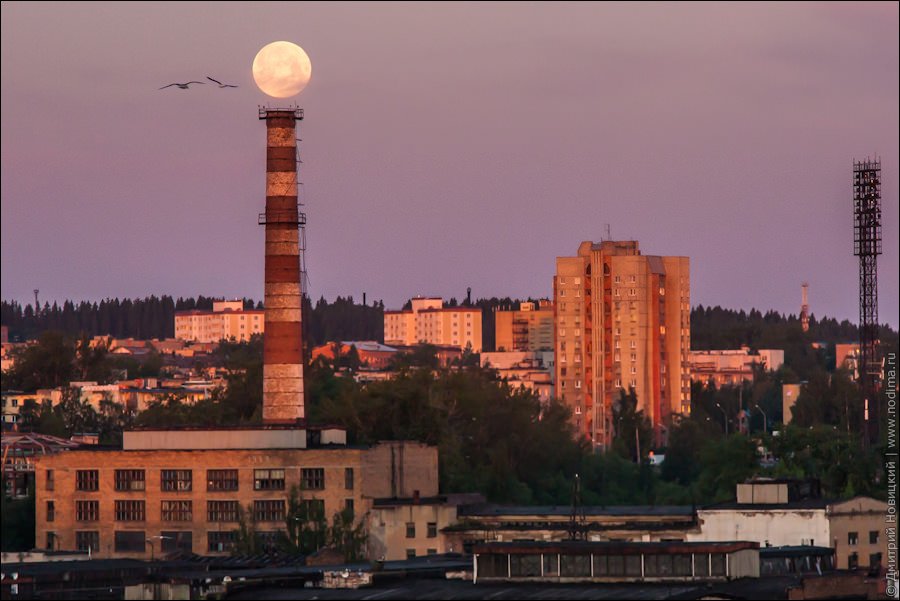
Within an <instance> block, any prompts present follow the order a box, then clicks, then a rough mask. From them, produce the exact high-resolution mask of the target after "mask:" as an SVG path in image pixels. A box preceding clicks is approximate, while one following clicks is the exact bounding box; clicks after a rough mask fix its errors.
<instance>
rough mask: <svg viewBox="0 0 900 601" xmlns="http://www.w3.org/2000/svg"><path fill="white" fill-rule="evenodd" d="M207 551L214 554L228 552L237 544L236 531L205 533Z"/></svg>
mask: <svg viewBox="0 0 900 601" xmlns="http://www.w3.org/2000/svg"><path fill="white" fill-rule="evenodd" d="M206 540H207V550H208V551H212V552H214V553H216V552H222V551H230V550H231V549H232V548H233V547H234V543H236V542H237V531H236V530H229V531H226V532H221V531H215V532H207V533H206Z"/></svg>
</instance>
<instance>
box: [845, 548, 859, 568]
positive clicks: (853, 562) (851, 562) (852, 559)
mask: <svg viewBox="0 0 900 601" xmlns="http://www.w3.org/2000/svg"><path fill="white" fill-rule="evenodd" d="M858 567H859V554H858V553H855V552H854V553H851V554H850V556H849V557H847V569H848V570H855V569H856V568H858Z"/></svg>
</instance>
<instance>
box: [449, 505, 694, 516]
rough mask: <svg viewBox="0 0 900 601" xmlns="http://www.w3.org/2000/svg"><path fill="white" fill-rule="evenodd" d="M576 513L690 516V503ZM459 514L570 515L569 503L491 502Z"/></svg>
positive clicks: (590, 508) (602, 507) (599, 508)
mask: <svg viewBox="0 0 900 601" xmlns="http://www.w3.org/2000/svg"><path fill="white" fill-rule="evenodd" d="M578 514H579V515H581V514H584V515H586V516H588V515H598V516H600V515H609V516H633V515H640V516H671V515H680V516H686V517H687V516H692V515H693V514H694V508H693V507H692V506H690V505H608V506H607V505H591V506H585V507H579V508H578ZM459 515H460V516H461V517H462V516H469V517H501V516H521V517H525V516H548V517H549V516H566V517H568V516H571V515H572V506H571V505H494V504H491V503H485V504H479V505H465V506H462V507H460V508H459Z"/></svg>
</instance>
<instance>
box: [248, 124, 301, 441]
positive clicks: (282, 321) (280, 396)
mask: <svg viewBox="0 0 900 601" xmlns="http://www.w3.org/2000/svg"><path fill="white" fill-rule="evenodd" d="M259 118H260V119H265V121H266V133H267V143H266V212H265V213H264V214H262V215H260V219H259V221H260V223H262V224H264V225H265V226H266V276H265V280H266V289H265V308H266V315H265V336H264V343H263V421H264V422H266V423H279V422H281V423H284V422H293V421H295V420H297V419H302V418H303V417H304V411H303V336H302V328H301V313H300V306H301V305H300V302H301V301H300V299H301V289H300V245H299V227H300V225H301V220H302V219H303V218H304V216H303V214H302V213H300V212H299V210H298V208H297V135H296V123H295V122H296V121H300V120H301V119H303V110H302V109H269V108H260V109H259Z"/></svg>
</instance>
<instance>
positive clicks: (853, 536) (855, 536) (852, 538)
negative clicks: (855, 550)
mask: <svg viewBox="0 0 900 601" xmlns="http://www.w3.org/2000/svg"><path fill="white" fill-rule="evenodd" d="M847 544H848V545H850V546H851V547H852V546H855V545H857V544H859V533H858V532H848V533H847Z"/></svg>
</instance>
